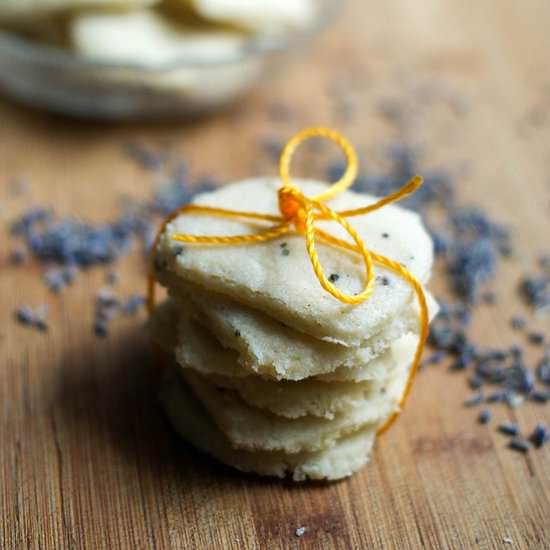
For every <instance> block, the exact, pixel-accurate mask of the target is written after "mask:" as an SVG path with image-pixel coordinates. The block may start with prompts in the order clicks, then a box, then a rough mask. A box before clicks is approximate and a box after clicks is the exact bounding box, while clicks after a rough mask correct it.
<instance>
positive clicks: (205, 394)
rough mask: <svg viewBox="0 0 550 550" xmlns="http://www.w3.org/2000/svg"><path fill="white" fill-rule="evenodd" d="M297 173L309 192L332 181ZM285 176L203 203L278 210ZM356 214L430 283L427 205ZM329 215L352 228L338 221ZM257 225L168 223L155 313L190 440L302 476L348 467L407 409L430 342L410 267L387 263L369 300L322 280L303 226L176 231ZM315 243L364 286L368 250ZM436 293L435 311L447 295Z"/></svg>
mask: <svg viewBox="0 0 550 550" xmlns="http://www.w3.org/2000/svg"><path fill="white" fill-rule="evenodd" d="M296 183H297V185H299V187H300V188H301V190H302V191H303V192H304V193H305V194H306V195H315V194H318V193H321V192H322V191H324V190H326V188H327V186H326V185H325V184H323V183H319V182H314V181H298V182H296ZM280 185H281V184H280V181H279V180H278V179H255V180H249V181H244V182H240V183H236V184H232V185H228V186H225V187H223V188H221V189H219V190H217V191H214V192H210V193H205V194H202V195H199V196H197V197H196V199H195V201H194V202H195V203H196V204H200V205H201V206H211V207H219V208H229V209H233V210H241V211H257V212H262V213H271V214H273V215H277V214H278V213H279V211H278V203H277V189H278V188H279V187H280ZM375 200H376V199H375V198H374V197H371V196H368V195H362V194H357V193H353V192H350V191H348V192H345V193H342V194H341V195H339V196H337V197H336V198H334V199H332V200H331V201H330V202H329V203H328V205H329V206H330V207H331V208H333V209H334V210H345V209H350V208H359V207H361V206H366V205H368V204H371V203H373V202H375ZM351 223H352V225H353V226H354V228H355V229H356V230H357V231H358V233H359V234H360V236H361V237H362V239H363V241H364V242H365V244H366V246H367V248H368V249H370V250H373V251H376V252H377V253H379V254H382V255H384V256H386V257H388V258H391V259H392V260H394V261H397V262H400V263H401V264H403V265H404V266H406V268H407V269H408V270H409V271H410V272H411V273H413V274H414V275H415V276H416V277H417V278H418V279H419V280H420V281H421V282H422V283H423V284H425V283H426V282H427V280H428V278H429V276H430V270H431V265H432V260H433V257H432V243H431V240H430V237H429V236H428V234H427V232H426V231H425V229H424V228H423V226H422V223H421V221H420V219H419V217H418V215H416V214H414V213H412V212H409V211H407V210H405V209H403V208H400V207H398V206H387V207H385V208H383V209H381V210H379V211H375V212H372V213H370V214H368V215H366V216H360V217H357V218H353V219H352V220H351ZM318 225H319V227H321V228H322V229H325V230H326V231H328V232H330V233H332V234H333V235H335V236H337V237H339V238H342V239H345V238H346V235H345V234H344V233H343V231H342V230H341V228H340V227H339V226H337V225H336V224H334V223H329V222H318ZM264 227H265V226H264ZM259 229H261V226H260V227H259V225H258V224H253V223H250V222H243V221H240V220H235V219H227V218H218V217H209V216H199V215H185V216H179V217H177V218H176V219H174V220H173V221H172V222H170V223H169V224H168V225H167V226H166V228H165V230H164V232H163V234H162V236H161V238H160V242H159V246H158V248H157V251H156V260H155V270H156V278H157V280H158V281H159V282H160V283H161V284H162V285H164V286H165V287H166V288H167V289H168V293H169V297H168V299H167V300H166V301H165V302H164V303H163V304H161V305H160V306H159V307H157V309H156V311H155V313H154V315H153V318H152V331H153V337H154V339H155V341H156V342H158V343H159V344H161V346H162V347H163V348H164V349H166V350H167V351H169V352H170V353H171V354H172V355H173V358H174V366H173V368H172V369H170V372H169V374H167V375H166V377H165V381H164V384H163V389H162V399H163V403H164V406H165V408H166V411H167V413H168V416H169V418H170V419H171V421H172V423H173V424H174V426H175V428H176V429H177V430H178V431H179V432H180V434H181V435H182V436H183V437H184V438H185V439H186V440H188V441H189V442H191V443H192V444H193V445H195V446H196V447H197V448H199V449H200V450H202V451H204V452H206V453H208V454H210V455H212V456H214V457H216V458H217V459H219V460H220V461H222V462H224V463H226V464H229V465H231V466H234V467H236V468H238V469H240V470H243V471H248V472H256V473H259V474H262V475H273V476H279V477H283V476H286V475H290V476H292V478H293V479H294V480H303V479H306V478H309V479H339V478H342V477H345V476H349V475H351V474H352V473H353V472H355V471H357V470H358V469H359V468H360V467H361V466H362V465H364V464H365V463H366V462H367V460H368V457H369V453H370V450H371V448H372V446H373V443H374V439H375V436H376V432H377V430H378V429H379V427H380V426H381V425H382V424H383V423H384V422H385V421H386V420H387V419H388V418H389V416H390V415H392V414H393V413H394V412H395V411H396V410H397V409H398V407H399V404H398V403H399V400H400V398H401V396H402V394H403V391H404V388H405V386H406V383H407V380H408V376H409V368H410V365H411V362H412V359H413V356H414V352H415V349H416V345H417V342H418V335H417V334H418V306H417V303H416V299H415V295H414V293H413V290H412V289H411V287H410V286H409V284H408V283H407V282H406V281H404V280H403V279H402V278H400V277H399V276H398V275H396V274H395V273H393V272H391V271H389V270H386V269H384V268H382V267H377V268H376V285H375V289H374V292H373V294H372V295H371V296H370V298H369V299H367V300H366V301H365V302H363V303H361V304H359V305H348V304H344V303H342V302H340V301H338V300H336V299H335V298H334V297H333V296H331V295H330V294H328V293H327V292H325V291H324V290H323V289H322V288H321V286H320V284H319V281H318V279H317V278H316V276H315V274H314V272H313V268H312V266H311V261H310V259H309V257H308V255H307V252H306V248H305V240H304V236H303V235H301V234H298V233H291V234H287V235H285V236H284V237H281V238H279V239H274V240H271V241H267V242H263V243H254V244H251V245H248V246H223V247H219V246H204V245H202V246H201V245H185V246H182V244H181V243H179V242H178V241H176V240H174V239H173V238H172V236H173V235H174V234H195V235H205V236H208V235H211V236H212V235H225V236H229V235H244V234H254V233H257V232H258V231H259ZM317 248H318V252H319V257H320V260H321V262H322V265H323V268H324V270H325V273H326V274H327V276H328V277H329V280H330V281H331V282H332V283H333V284H334V285H335V286H336V287H337V288H338V289H339V290H341V291H342V292H345V293H347V294H350V295H353V294H357V293H359V292H361V290H362V289H363V287H364V282H365V273H364V267H363V264H362V259H361V257H359V256H358V255H356V254H353V253H349V252H346V251H343V250H342V249H338V248H334V247H329V246H325V245H323V244H321V243H319V244H318V245H317ZM428 301H429V304H430V310H431V311H430V313H431V315H432V316H433V314H434V313H435V309H436V306H435V304H434V302H433V300H431V299H430V298H429V296H428Z"/></svg>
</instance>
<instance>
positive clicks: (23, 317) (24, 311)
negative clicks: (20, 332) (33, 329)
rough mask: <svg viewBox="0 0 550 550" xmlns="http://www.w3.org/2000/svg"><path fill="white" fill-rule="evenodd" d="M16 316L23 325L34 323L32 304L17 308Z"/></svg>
mask: <svg viewBox="0 0 550 550" xmlns="http://www.w3.org/2000/svg"><path fill="white" fill-rule="evenodd" d="M15 317H16V319H17V321H19V322H20V323H21V324H22V325H32V324H33V323H34V311H33V310H32V308H31V307H30V306H20V307H18V308H17V309H16V310H15Z"/></svg>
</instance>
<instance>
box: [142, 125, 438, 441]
mask: <svg viewBox="0 0 550 550" xmlns="http://www.w3.org/2000/svg"><path fill="white" fill-rule="evenodd" d="M311 137H324V138H327V139H329V140H331V141H333V142H335V143H336V144H337V145H338V146H339V147H340V148H341V149H342V151H343V153H344V155H345V157H346V161H347V167H346V171H345V173H344V175H343V176H342V177H341V178H340V179H339V180H338V181H336V182H335V183H333V184H332V185H331V186H330V187H329V188H328V189H326V190H325V191H324V192H322V193H319V194H318V195H313V196H309V197H308V196H306V195H305V194H304V193H303V192H302V191H301V190H300V188H299V187H298V186H296V185H295V184H293V183H292V181H291V179H290V161H291V159H292V155H293V154H294V152H295V151H296V149H297V148H298V146H299V145H300V144H301V143H302V142H304V141H305V140H306V139H308V138H311ZM357 171H358V161H357V155H356V153H355V150H354V148H353V146H352V145H351V144H350V143H349V142H348V141H347V140H346V139H345V138H344V137H343V136H342V135H340V134H339V133H338V132H335V131H334V130H330V129H328V128H307V129H305V130H303V131H301V132H299V133H298V134H296V135H295V136H294V137H293V138H292V139H290V141H289V142H288V143H287V144H286V145H285V147H284V149H283V152H282V154H281V158H280V163H279V173H280V178H281V181H282V186H281V187H280V188H279V190H278V205H279V211H280V213H281V215H280V216H276V215H271V214H262V213H258V212H243V211H239V210H229V209H225V208H214V207H209V206H200V205H194V204H190V205H186V206H183V207H181V208H179V209H177V210H176V211H174V212H173V213H172V214H170V215H169V216H168V217H167V218H166V219H165V220H164V221H163V222H162V224H161V226H160V229H159V231H158V233H157V236H156V238H155V241H154V243H153V247H152V255H153V257H154V256H155V255H156V253H157V248H158V244H159V240H160V237H161V235H162V233H163V232H164V230H165V228H166V225H167V224H168V223H170V222H171V221H172V220H174V219H175V218H177V217H179V216H182V215H191V214H192V215H206V216H215V217H222V218H233V219H246V220H256V221H258V222H271V225H270V226H269V227H267V228H265V229H263V230H261V231H259V232H257V233H254V234H249V235H235V236H201V235H193V234H181V233H176V234H173V235H171V236H170V238H171V239H173V240H175V241H179V242H182V243H186V244H195V245H210V246H212V245H213V246H234V245H252V244H254V243H261V242H266V241H270V240H273V239H277V238H279V237H281V236H283V235H285V234H288V233H291V232H292V233H298V234H302V235H304V237H305V241H306V250H307V253H308V256H309V259H310V260H311V265H312V268H313V271H314V273H315V275H316V277H317V279H318V281H319V283H320V285H321V287H322V288H323V289H324V290H325V291H326V292H328V293H329V294H331V295H332V296H334V298H336V299H337V300H339V301H341V302H343V303H345V304H351V305H357V304H360V303H362V302H364V301H365V300H366V299H367V298H369V296H370V295H371V294H372V292H373V289H374V283H375V274H374V264H375V263H376V264H378V265H381V266H383V267H385V268H387V269H389V270H391V271H393V272H395V273H397V274H398V275H399V276H400V277H401V278H403V279H404V280H405V281H406V282H407V283H408V284H409V285H410V286H411V287H412V289H413V290H414V292H415V294H416V297H417V299H418V304H419V324H420V331H419V339H418V344H417V347H416V352H415V356H414V359H413V362H412V365H411V367H410V369H409V376H408V380H407V383H406V386H405V389H404V391H403V394H402V396H401V398H400V400H399V409H401V408H403V406H404V404H405V401H406V399H407V397H408V395H409V393H410V390H411V388H412V383H413V380H414V376H415V374H416V371H417V370H418V366H419V364H420V360H421V357H422V352H423V350H424V345H425V342H426V338H427V336H428V320H429V316H428V306H427V303H426V297H425V294H424V291H423V289H422V285H421V283H420V281H419V280H418V279H417V278H416V277H415V276H414V275H413V274H412V273H411V272H410V271H409V270H408V269H406V268H405V267H404V266H403V265H401V264H400V263H398V262H395V261H394V260H391V259H390V258H387V257H385V256H382V255H380V254H377V253H376V252H373V251H372V250H368V249H367V247H366V246H365V243H364V242H363V239H362V238H361V236H360V235H359V234H358V233H357V231H356V230H355V229H354V228H353V226H352V225H351V224H350V223H349V222H348V220H347V218H350V217H353V216H361V215H366V214H369V213H370V212H374V211H375V210H379V209H380V208H382V207H384V206H386V205H388V204H390V203H393V202H396V201H398V200H400V199H402V198H404V197H406V196H408V195H410V194H411V193H414V192H415V191H416V190H417V189H418V188H419V187H420V186H421V185H422V178H421V177H420V176H415V177H414V178H412V179H411V180H410V181H408V182H407V183H406V184H405V185H404V186H403V187H401V189H399V190H398V191H396V192H395V193H391V194H390V195H388V196H386V197H383V198H382V199H379V200H378V201H376V202H375V203H373V204H370V205H368V206H364V207H361V208H356V209H352V210H344V211H339V212H337V211H335V210H332V209H331V208H329V207H328V206H327V205H326V204H325V202H326V201H328V200H330V199H332V198H334V197H335V196H336V195H338V194H340V193H342V192H343V191H345V190H346V189H347V188H348V187H350V186H351V185H352V183H353V182H354V181H355V178H356V177H357ZM317 221H334V222H336V223H338V224H339V225H340V226H342V228H343V229H344V230H345V232H346V233H347V234H348V235H349V237H350V238H351V242H350V241H349V240H343V239H339V238H337V237H335V236H333V235H331V234H330V233H327V232H326V231H323V230H322V229H320V228H319V227H317V226H316V225H315V222H317ZM317 239H318V240H319V241H322V242H324V243H325V244H328V245H329V246H333V247H336V248H341V249H344V250H348V251H351V252H354V253H357V254H359V255H360V256H361V258H362V260H363V264H364V268H365V281H364V287H363V290H362V291H361V292H360V293H358V294H346V293H344V292H341V291H340V290H338V289H337V288H336V286H335V285H334V284H333V283H332V282H331V281H330V280H329V279H328V278H327V276H326V275H325V272H324V270H323V267H322V266H321V262H320V260H319V256H318V254H317V249H316V240H317ZM147 305H148V310H149V314H152V313H153V311H154V308H155V277H154V273H153V271H151V272H150V274H149V278H148V288H147ZM398 415H399V410H398V411H396V412H394V413H393V414H392V415H391V416H390V417H389V418H388V419H387V421H386V422H385V423H384V424H383V425H382V426H381V427H380V428H379V429H378V433H379V434H380V433H382V432H384V431H386V430H387V429H388V428H389V427H390V426H391V425H392V424H393V422H394V421H395V420H396V418H397V416H398Z"/></svg>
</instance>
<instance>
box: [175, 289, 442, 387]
mask: <svg viewBox="0 0 550 550" xmlns="http://www.w3.org/2000/svg"><path fill="white" fill-rule="evenodd" d="M426 297H427V301H428V304H429V312H430V318H433V317H434V316H435V314H436V313H437V310H438V306H437V303H436V302H435V300H434V299H433V298H432V297H431V296H430V294H429V293H428V292H426ZM177 301H178V302H179V304H178V305H177V307H179V309H180V310H181V311H184V312H191V311H192V312H193V316H194V318H195V319H196V320H198V322H199V324H201V325H203V326H204V327H206V328H207V330H208V331H209V332H211V333H212V335H213V336H215V338H216V339H217V340H218V341H219V342H220V343H221V344H222V346H223V347H224V348H226V349H228V350H234V351H236V352H238V362H239V363H240V364H241V365H242V366H243V367H244V368H245V369H246V370H247V371H251V370H252V371H254V372H257V373H258V374H261V375H263V376H269V377H273V378H277V379H285V380H302V379H303V378H308V377H311V376H317V375H321V374H326V373H331V372H334V371H335V370H337V369H338V368H340V367H348V368H349V367H363V366H365V365H367V363H369V362H371V361H373V360H374V359H376V358H377V357H379V356H380V355H382V354H383V353H384V352H385V351H387V350H388V349H389V348H390V346H391V345H392V343H393V342H395V341H396V340H398V339H399V338H401V337H403V336H404V335H405V334H408V333H417V332H418V309H417V304H416V301H413V302H412V303H411V304H409V305H408V306H407V307H406V308H405V311H404V312H402V313H401V314H400V315H398V316H397V317H396V318H394V319H390V320H389V321H388V323H387V324H386V325H385V326H384V327H383V328H382V330H381V331H380V333H379V334H377V335H375V336H373V337H371V338H370V339H369V340H366V341H364V342H363V344H362V345H361V346H358V347H346V346H342V345H339V344H334V343H330V342H325V341H323V340H319V339H317V338H313V337H311V336H309V335H307V334H304V333H302V332H299V331H296V330H294V329H292V328H290V327H288V326H286V325H284V324H282V323H281V322H279V321H276V320H275V319H273V318H271V317H269V316H268V315H266V314H264V313H262V312H261V311H258V310H255V309H252V308H248V307H246V306H243V305H241V304H238V303H236V302H235V301H233V300H229V299H226V298H224V297H223V296H220V295H212V294H206V293H204V292H200V291H198V290H197V289H196V287H195V288H192V289H189V293H188V295H187V296H179V297H177ZM180 332H181V340H182V342H183V341H184V340H185V331H183V330H180Z"/></svg>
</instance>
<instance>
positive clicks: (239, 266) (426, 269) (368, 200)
mask: <svg viewBox="0 0 550 550" xmlns="http://www.w3.org/2000/svg"><path fill="white" fill-rule="evenodd" d="M296 183H297V184H298V185H299V186H300V187H301V189H302V190H303V191H304V192H305V193H306V194H307V195H314V194H316V193H320V192H321V191H323V190H325V189H326V188H327V186H326V184H323V183H319V182H312V181H297V182H296ZM279 187H280V181H279V180H277V179H265V178H264V179H255V180H247V181H243V182H239V183H235V184H232V185H227V186H225V187H223V188H221V189H219V190H217V191H213V192H210V193H205V194H201V195H198V196H197V197H196V198H195V201H194V202H195V203H196V204H200V205H205V206H216V207H222V208H233V209H236V210H248V211H258V212H265V213H269V214H278V205H277V189H278V188H279ZM375 200H376V199H375V198H374V197H371V196H367V195H361V194H357V193H353V192H350V191H348V192H346V193H342V194H341V195H339V196H337V197H336V198H335V199H334V200H332V201H330V206H331V207H332V208H333V209H335V210H343V209H348V208H357V207H360V206H365V205H368V204H372V203H373V202H374V201H375ZM350 222H351V223H352V224H353V226H354V227H355V229H356V230H357V231H358V232H359V234H360V235H361V237H362V238H363V240H364V241H365V244H366V246H367V248H369V249H372V250H374V251H376V252H378V253H380V254H383V255H385V256H387V257H389V258H391V259H393V260H394V261H398V262H401V263H403V264H404V265H405V266H406V267H407V268H408V269H409V270H410V271H411V272H412V273H413V274H414V275H416V276H417V277H418V278H419V279H420V280H421V281H422V282H425V281H426V280H427V279H428V277H429V274H430V270H431V265H432V261H433V252H432V244H431V240H430V237H429V235H428V233H427V232H426V230H425V229H424V227H423V225H422V223H421V221H420V218H419V217H418V215H417V214H414V213H412V212H409V211H407V210H404V209H402V208H400V207H398V206H393V205H390V206H387V207H385V208H384V209H382V210H381V211H377V212H373V213H371V214H369V215H366V216H360V217H358V218H356V219H355V218H350ZM319 226H321V227H322V228H324V229H326V230H328V231H330V232H331V233H333V234H334V235H336V236H338V237H340V238H346V236H345V234H344V233H343V231H341V230H340V228H339V227H338V226H337V225H335V224H334V223H328V222H319ZM257 231H258V226H257V225H253V224H250V223H243V222H240V221H235V220H229V219H225V218H216V217H212V216H198V215H194V216H187V215H186V216H180V217H178V218H176V219H175V220H174V221H173V222H171V223H170V224H168V225H167V226H166V229H165V231H164V233H163V235H162V237H161V239H160V244H159V248H158V258H157V267H158V268H159V270H158V273H157V278H158V279H159V280H160V281H161V282H163V281H164V283H165V284H171V285H172V287H173V286H174V285H175V284H177V283H175V282H174V279H173V278H170V275H171V274H172V275H174V274H175V275H176V276H177V277H178V278H179V279H181V281H182V284H183V285H184V284H185V283H186V282H187V283H193V284H195V285H197V286H199V287H200V288H201V289H202V290H203V291H206V292H217V293H220V294H223V295H225V296H228V297H230V298H232V299H233V300H235V301H237V302H239V303H242V304H244V305H247V306H250V307H253V308H255V309H259V310H261V311H264V312H265V313H266V314H268V315H270V316H271V317H273V318H274V319H276V320H278V321H280V322H283V323H284V324H286V325H288V326H291V327H293V328H295V329H296V330H299V331H301V332H304V333H306V334H309V335H311V336H313V337H315V338H319V339H323V340H325V341H331V342H336V343H340V344H342V345H346V346H358V345H360V344H361V343H362V342H363V341H365V340H368V339H369V338H370V337H372V336H374V335H376V334H378V333H379V332H380V330H381V329H382V328H383V326H384V325H385V324H387V323H388V321H389V320H390V319H392V318H395V317H396V316H397V315H398V314H399V313H400V312H402V311H403V310H404V308H405V307H406V305H407V304H408V303H409V302H410V301H411V299H412V290H411V287H410V285H409V284H408V283H407V282H406V281H404V280H402V279H401V278H400V277H399V276H397V275H395V274H393V273H391V272H389V271H388V270H386V269H383V268H381V267H377V268H376V269H377V275H378V278H377V279H378V280H377V284H376V287H375V291H374V292H373V294H372V296H371V297H370V298H369V299H368V300H367V301H365V302H364V303H362V304H360V305H355V306H354V305H348V304H342V303H341V302H339V301H338V300H336V299H335V298H334V297H333V296H331V295H329V294H328V293H327V292H323V291H322V289H321V288H320V286H319V282H318V280H317V278H316V276H315V274H314V272H313V269H312V267H311V262H310V259H309V257H308V255H307V252H306V249H305V245H304V237H303V235H288V236H285V237H282V238H280V239H276V240H273V241H268V242H266V243H255V244H251V245H249V246H233V247H229V246H224V247H216V246H202V247H197V246H195V247H194V246H192V245H191V246H185V247H183V251H182V246H181V244H179V243H178V242H176V241H175V240H173V239H172V238H171V236H172V235H173V234H176V233H191V234H198V235H236V234H252V233H256V232H257ZM318 249H319V255H320V258H321V261H322V264H323V267H324V269H325V272H326V273H327V274H328V275H329V276H332V278H333V279H336V283H335V284H336V285H337V287H338V288H339V289H340V290H342V291H343V292H346V293H348V294H354V293H357V292H359V291H360V290H361V289H362V288H363V286H364V282H365V281H364V279H365V274H364V266H363V265H362V260H361V258H360V257H359V256H358V255H356V254H352V253H347V252H344V251H342V250H340V249H335V248H333V247H328V246H324V245H322V244H319V245H318ZM164 275H166V278H165V277H164ZM172 290H173V291H174V292H176V293H180V292H181V289H180V292H178V289H177V288H172Z"/></svg>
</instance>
